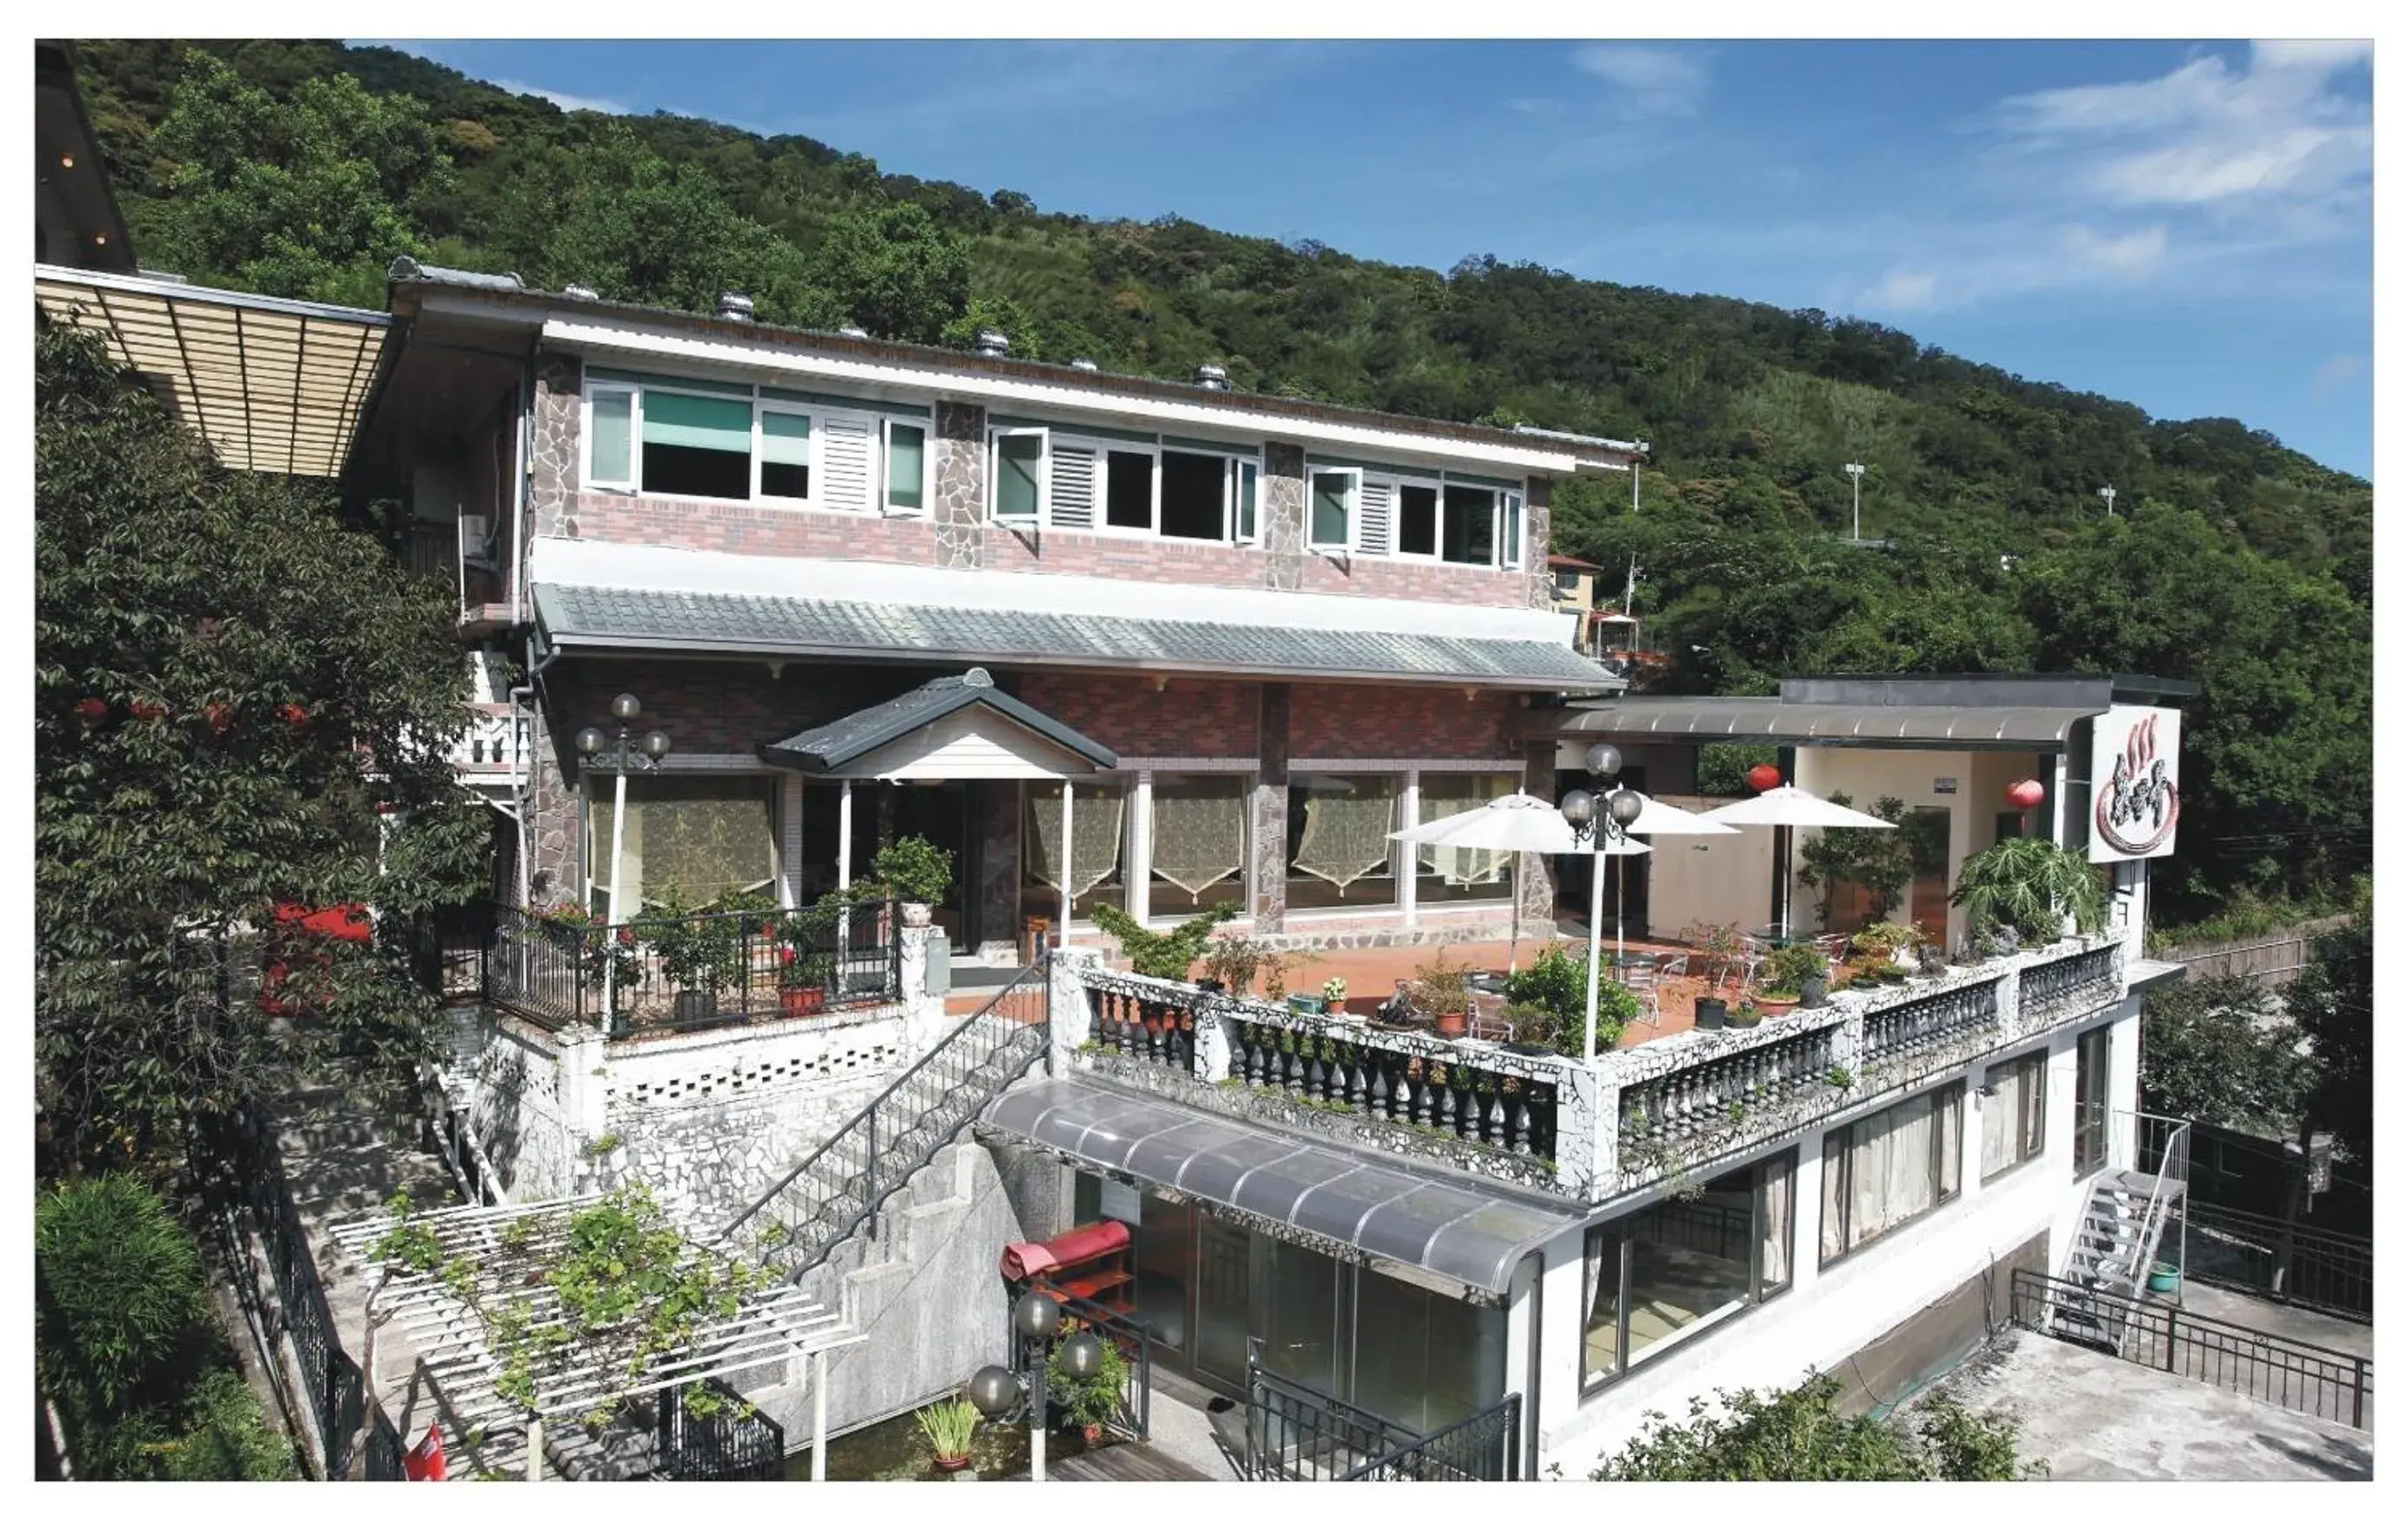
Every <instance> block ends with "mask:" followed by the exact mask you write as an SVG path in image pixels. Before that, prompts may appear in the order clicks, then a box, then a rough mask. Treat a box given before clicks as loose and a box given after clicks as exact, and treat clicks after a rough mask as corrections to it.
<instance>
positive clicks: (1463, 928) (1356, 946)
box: [1264, 904, 1513, 988]
mask: <svg viewBox="0 0 2408 1520" xmlns="http://www.w3.org/2000/svg"><path fill="white" fill-rule="evenodd" d="M1512 928H1513V921H1512V917H1511V916H1510V915H1508V914H1507V913H1505V912H1504V911H1502V905H1501V904H1500V905H1499V911H1497V912H1494V913H1457V912H1455V911H1453V910H1449V911H1448V913H1447V915H1446V916H1444V917H1435V916H1433V915H1431V914H1429V913H1426V912H1425V913H1422V914H1421V915H1419V917H1418V919H1417V921H1416V922H1415V923H1414V925H1413V926H1412V928H1410V929H1409V928H1407V927H1405V911H1404V910H1403V909H1401V908H1393V909H1388V910H1386V911H1382V912H1379V913H1365V914H1362V915H1359V916H1351V915H1350V916H1349V917H1346V918H1343V919H1312V918H1305V917H1299V916H1295V915H1291V916H1289V917H1288V919H1287V921H1286V924H1285V926H1284V927H1283V929H1282V931H1281V932H1280V933H1277V934H1272V935H1266V936H1264V938H1265V939H1269V940H1270V941H1272V942H1273V943H1274V944H1275V945H1276V946H1277V947H1278V948H1280V949H1282V950H1307V951H1314V952H1319V951H1325V950H1385V949H1388V948H1391V947H1393V946H1397V945H1469V944H1480V943H1484V942H1486V941H1488V940H1492V939H1504V938H1505V937H1506V936H1507V935H1509V934H1511V933H1512ZM1312 980H1313V979H1312V974H1311V968H1309V967H1308V968H1306V970H1305V971H1304V972H1303V973H1301V974H1300V975H1298V976H1297V978H1295V979H1294V980H1293V981H1292V983H1291V984H1292V985H1293V986H1295V987H1297V988H1303V987H1305V986H1306V985H1307V984H1308V983H1311V982H1312Z"/></svg>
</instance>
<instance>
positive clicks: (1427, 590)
mask: <svg viewBox="0 0 2408 1520" xmlns="http://www.w3.org/2000/svg"><path fill="white" fill-rule="evenodd" d="M1529 587H1530V583H1529V580H1528V578H1527V576H1525V575H1524V574H1523V573H1522V572H1521V571H1519V570H1487V569H1482V568H1480V567H1478V566H1469V565H1447V564H1420V563H1408V562H1405V561H1399V560H1390V559H1367V558H1364V557H1362V556H1360V555H1357V556H1356V557H1355V559H1353V560H1351V561H1343V560H1333V559H1331V558H1330V557H1329V556H1327V555H1326V554H1307V555H1305V556H1304V565H1303V582H1302V585H1301V587H1300V589H1302V590H1305V591H1316V592H1322V593H1325V594H1327V595H1352V596H1385V597H1390V598H1393V599H1396V600H1398V601H1412V602H1455V603H1461V602H1469V603H1471V604H1473V605H1475V606H1480V607H1522V606H1526V605H1527V604H1528V602H1529V598H1530V589H1529Z"/></svg>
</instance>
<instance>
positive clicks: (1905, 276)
mask: <svg viewBox="0 0 2408 1520" xmlns="http://www.w3.org/2000/svg"><path fill="white" fill-rule="evenodd" d="M1939 289H1940V277H1939V276H1938V275H1935V274H1933V273H1931V272H1930V271H1929V270H1928V269H1892V270H1891V271H1890V272H1889V273H1887V274H1885V275H1884V276H1882V281H1881V283H1880V284H1878V285H1876V286H1874V287H1873V288H1872V289H1871V290H1870V291H1868V292H1866V293H1865V300H1866V301H1867V302H1868V303H1869V304H1871V306H1873V307H1874V308H1877V309H1880V310H1884V311H1901V312H1903V311H1927V310H1929V309H1930V308H1931V302H1932V297H1933V296H1934V295H1936V294H1938V292H1939Z"/></svg>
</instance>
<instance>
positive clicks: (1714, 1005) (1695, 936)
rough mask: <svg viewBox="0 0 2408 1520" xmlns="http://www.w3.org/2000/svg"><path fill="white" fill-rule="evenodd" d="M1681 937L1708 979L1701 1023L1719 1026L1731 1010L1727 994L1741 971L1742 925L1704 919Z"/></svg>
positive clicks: (1700, 1006)
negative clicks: (1740, 928) (1718, 922)
mask: <svg viewBox="0 0 2408 1520" xmlns="http://www.w3.org/2000/svg"><path fill="white" fill-rule="evenodd" d="M1681 938H1682V939H1684V940H1685V941H1686V942H1687V943H1688V945H1689V948H1690V950H1691V952H1692V953H1693V954H1695V956H1696V958H1697V963H1698V974H1699V976H1701V977H1703V978H1705V979H1706V990H1705V991H1704V992H1703V993H1701V994H1699V997H1698V1004H1697V1015H1696V1017H1697V1025H1698V1027H1699V1028H1700V1029H1719V1028H1721V1027H1722V1026H1723V1020H1724V1017H1725V1015H1726V1014H1727V1013H1728V1012H1729V1010H1730V1005H1729V1003H1728V1002H1727V1000H1726V997H1725V995H1726V994H1727V993H1728V992H1729V990H1730V985H1731V982H1732V979H1733V978H1734V977H1735V976H1736V975H1737V974H1738V972H1739V965H1740V961H1739V952H1740V933H1739V925H1736V924H1713V923H1708V922H1706V921H1704V920H1700V921H1699V922H1698V923H1695V924H1692V925H1689V926H1688V927H1687V928H1685V929H1684V930H1682V931H1681Z"/></svg>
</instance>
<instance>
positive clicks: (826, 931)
mask: <svg viewBox="0 0 2408 1520" xmlns="http://www.w3.org/2000/svg"><path fill="white" fill-rule="evenodd" d="M807 913H808V911H807V910H796V911H777V910H765V911H758V912H737V913H696V914H692V915H689V916H686V917H682V918H676V919H638V920H637V921H635V922H633V923H630V924H622V925H601V924H596V923H592V922H587V921H583V920H578V919H571V918H558V917H545V916H542V915H539V914H535V913H529V912H525V911H521V910H518V909H515V908H497V909H495V913H494V930H493V939H492V940H491V942H490V943H489V945H488V946H487V948H486V952H485V997H486V1000H487V1001H488V1002H491V1003H494V1004H496V1005H499V1006H501V1007H504V1008H508V1009H509V1010H511V1011H513V1012H516V1013H519V1014H522V1015H523V1016H525V1017H526V1018H529V1019H531V1020H533V1021H534V1022H536V1023H538V1024H540V1025H545V1026H546V1027H549V1028H554V1029H559V1028H566V1027H567V1026H569V1025H584V1026H587V1027H591V1028H598V1029H601V1030H603V1031H604V1032H605V1033H607V1034H608V1035H609V1036H610V1037H611V1038H612V1039H624V1038H628V1037H632V1036H638V1035H651V1034H662V1033H672V1032H682V1031H686V1030H695V1029H711V1028H720V1027H724V1026H728V1025H742V1024H753V1023H761V1022H770V1021H775V1020H780V1019H789V1018H800V1017H808V1016H810V1015H811V1014H815V1013H822V1012H831V1011H837V1010H839V1009H851V1008H864V1007H871V1006H875V1005H878V1004H882V1003H891V1002H894V1001H896V999H897V998H898V997H900V991H899V989H900V988H901V986H902V942H901V939H900V938H899V937H898V936H897V935H896V932H895V928H894V923H895V915H894V911H893V906H892V905H891V904H883V903H864V904H861V905H859V906H856V907H853V908H848V909H845V910H843V911H841V912H839V914H838V915H837V916H836V918H835V920H834V922H821V921H820V916H819V915H815V914H814V915H810V916H809V917H807V916H806V914H807Z"/></svg>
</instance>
